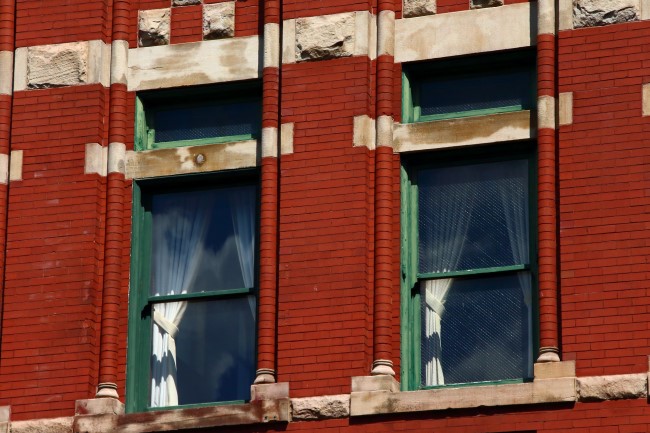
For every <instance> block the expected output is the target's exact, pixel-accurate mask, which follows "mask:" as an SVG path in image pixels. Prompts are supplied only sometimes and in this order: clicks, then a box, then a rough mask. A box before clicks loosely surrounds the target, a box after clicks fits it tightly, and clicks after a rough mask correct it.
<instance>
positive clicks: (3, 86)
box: [0, 51, 14, 95]
mask: <svg viewBox="0 0 650 433" xmlns="http://www.w3.org/2000/svg"><path fill="white" fill-rule="evenodd" d="M13 84H14V53H13V51H0V95H11V94H12V93H13Z"/></svg>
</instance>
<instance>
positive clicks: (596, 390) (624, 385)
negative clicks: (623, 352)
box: [576, 373, 648, 401]
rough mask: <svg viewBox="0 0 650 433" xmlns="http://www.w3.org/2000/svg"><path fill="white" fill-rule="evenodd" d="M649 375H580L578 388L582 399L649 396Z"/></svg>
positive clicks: (595, 399) (579, 396) (597, 399)
mask: <svg viewBox="0 0 650 433" xmlns="http://www.w3.org/2000/svg"><path fill="white" fill-rule="evenodd" d="M647 383H648V376H647V374H645V373H641V374H620V375H614V376H590V377H578V378H577V384H576V388H577V391H578V398H579V400H580V401H599V400H620V399H630V398H641V397H646V396H647Z"/></svg>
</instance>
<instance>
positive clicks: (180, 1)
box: [172, 0, 201, 6]
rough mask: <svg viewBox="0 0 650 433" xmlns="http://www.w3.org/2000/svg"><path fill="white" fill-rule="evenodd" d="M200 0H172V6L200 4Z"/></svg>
mask: <svg viewBox="0 0 650 433" xmlns="http://www.w3.org/2000/svg"><path fill="white" fill-rule="evenodd" d="M200 4H201V0H172V6H189V5H200Z"/></svg>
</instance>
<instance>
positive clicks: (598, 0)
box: [573, 0, 640, 28]
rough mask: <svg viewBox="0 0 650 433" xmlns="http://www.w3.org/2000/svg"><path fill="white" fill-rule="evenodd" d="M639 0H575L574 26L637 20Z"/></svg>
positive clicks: (601, 24) (591, 25) (602, 24)
mask: <svg viewBox="0 0 650 433" xmlns="http://www.w3.org/2000/svg"><path fill="white" fill-rule="evenodd" d="M639 11H640V4H639V0H573V27H575V28H578V27H593V26H604V25H608V24H616V23H624V22H627V21H635V20H638V19H639V16H640V12H639Z"/></svg>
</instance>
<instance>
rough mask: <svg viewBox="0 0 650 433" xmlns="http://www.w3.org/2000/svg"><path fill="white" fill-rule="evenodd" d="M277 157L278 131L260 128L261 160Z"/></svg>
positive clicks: (270, 128)
mask: <svg viewBox="0 0 650 433" xmlns="http://www.w3.org/2000/svg"><path fill="white" fill-rule="evenodd" d="M268 156H272V157H276V158H277V156H278V129H277V128H272V127H266V128H262V158H266V157H268Z"/></svg>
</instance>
